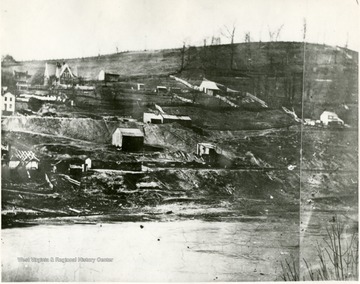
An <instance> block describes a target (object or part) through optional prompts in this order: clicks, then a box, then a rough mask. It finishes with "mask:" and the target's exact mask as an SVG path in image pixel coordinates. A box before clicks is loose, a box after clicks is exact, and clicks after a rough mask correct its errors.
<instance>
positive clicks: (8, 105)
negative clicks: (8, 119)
mask: <svg viewBox="0 0 360 284" xmlns="http://www.w3.org/2000/svg"><path fill="white" fill-rule="evenodd" d="M1 112H2V114H3V115H10V114H13V113H14V112H15V95H13V94H12V93H10V92H7V93H5V94H3V95H1Z"/></svg>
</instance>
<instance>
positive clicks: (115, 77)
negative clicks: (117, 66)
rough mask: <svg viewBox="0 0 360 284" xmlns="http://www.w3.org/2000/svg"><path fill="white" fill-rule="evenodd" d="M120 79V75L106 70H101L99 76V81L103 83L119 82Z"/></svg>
mask: <svg viewBox="0 0 360 284" xmlns="http://www.w3.org/2000/svg"><path fill="white" fill-rule="evenodd" d="M119 78H120V75H119V74H114V73H109V72H105V71H104V70H101V71H100V72H99V75H98V81H103V82H117V81H119Z"/></svg>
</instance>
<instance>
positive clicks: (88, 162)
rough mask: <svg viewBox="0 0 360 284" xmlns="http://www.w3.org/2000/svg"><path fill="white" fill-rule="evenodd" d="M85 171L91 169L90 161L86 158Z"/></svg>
mask: <svg viewBox="0 0 360 284" xmlns="http://www.w3.org/2000/svg"><path fill="white" fill-rule="evenodd" d="M85 165H86V169H91V159H90V158H87V159H86V160H85Z"/></svg>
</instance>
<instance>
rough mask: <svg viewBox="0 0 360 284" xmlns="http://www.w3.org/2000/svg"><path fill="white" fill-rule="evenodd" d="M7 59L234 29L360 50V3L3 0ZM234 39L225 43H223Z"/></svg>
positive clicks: (198, 39)
mask: <svg viewBox="0 0 360 284" xmlns="http://www.w3.org/2000/svg"><path fill="white" fill-rule="evenodd" d="M0 5H1V26H0V31H1V54H2V55H4V54H11V55H13V56H14V58H15V59H17V60H28V59H51V58H70V57H84V56H93V55H97V54H99V53H100V54H105V53H113V52H116V47H117V48H118V50H119V51H125V50H143V49H161V48H173V47H180V46H181V45H182V42H183V41H184V40H185V41H186V42H187V44H192V45H201V44H202V43H203V39H204V38H206V37H208V38H210V37H211V36H213V35H214V36H219V35H221V29H224V25H227V26H229V27H230V26H232V25H233V24H234V23H235V26H236V35H235V42H242V41H244V34H245V32H250V35H251V39H252V40H253V41H258V40H260V39H261V40H262V41H269V30H270V31H275V30H277V29H278V28H279V27H280V26H281V25H283V28H282V30H281V33H280V37H279V39H278V40H280V41H301V40H302V28H303V19H304V18H306V20H307V41H309V42H314V43H315V42H317V43H321V44H322V43H325V44H329V45H340V46H345V44H346V43H348V47H349V48H351V49H355V50H359V31H360V30H359V5H358V4H357V0H60V1H58V0H26V1H24V0H1V1H0ZM228 42H229V40H228V39H226V38H225V37H223V38H222V43H228Z"/></svg>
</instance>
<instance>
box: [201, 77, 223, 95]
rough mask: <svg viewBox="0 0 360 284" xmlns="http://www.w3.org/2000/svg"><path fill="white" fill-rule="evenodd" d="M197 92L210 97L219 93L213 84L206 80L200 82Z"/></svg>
mask: <svg viewBox="0 0 360 284" xmlns="http://www.w3.org/2000/svg"><path fill="white" fill-rule="evenodd" d="M199 90H200V91H202V92H204V93H205V94H208V95H210V96H214V95H216V94H217V93H218V92H219V91H220V89H219V88H218V86H217V85H216V83H215V82H212V81H206V80H204V81H202V82H201V85H200V87H199Z"/></svg>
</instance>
